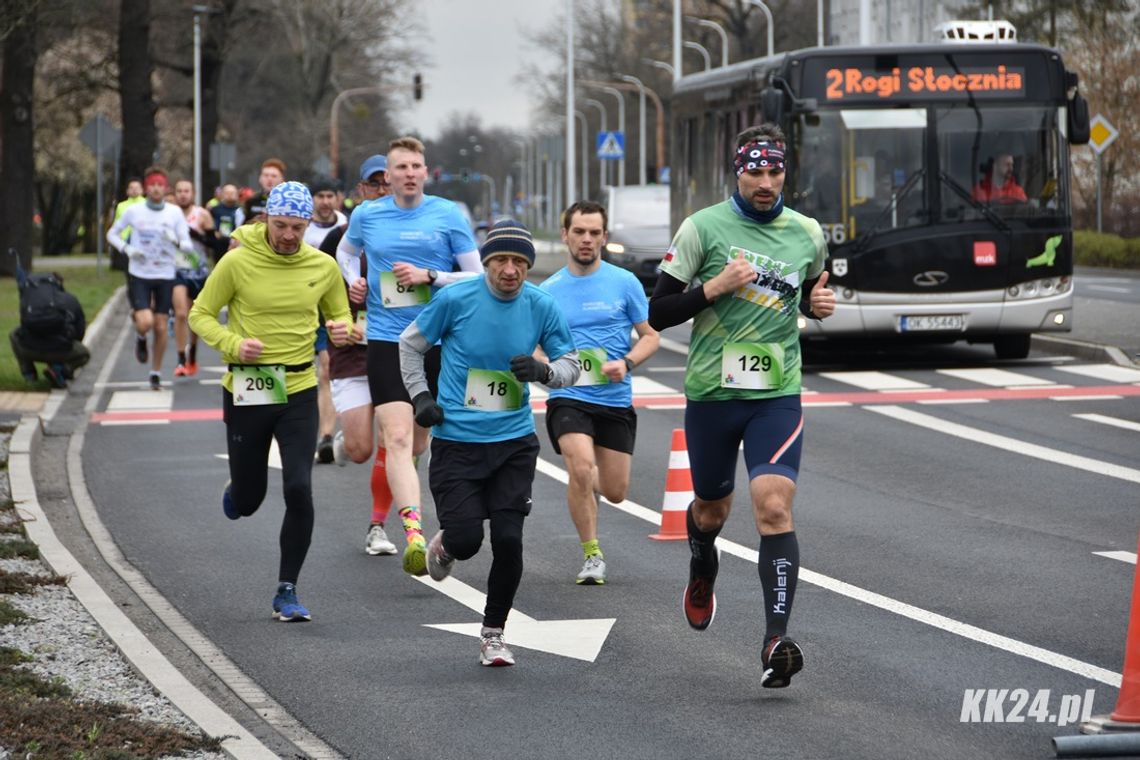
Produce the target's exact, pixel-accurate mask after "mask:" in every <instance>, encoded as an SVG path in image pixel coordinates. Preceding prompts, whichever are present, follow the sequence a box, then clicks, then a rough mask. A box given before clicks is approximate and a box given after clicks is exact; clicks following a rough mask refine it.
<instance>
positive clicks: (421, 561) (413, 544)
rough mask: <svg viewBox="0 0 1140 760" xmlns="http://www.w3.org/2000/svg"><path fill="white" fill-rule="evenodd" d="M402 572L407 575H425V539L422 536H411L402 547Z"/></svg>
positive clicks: (426, 572) (426, 571)
mask: <svg viewBox="0 0 1140 760" xmlns="http://www.w3.org/2000/svg"><path fill="white" fill-rule="evenodd" d="M404 572H405V573H407V574H408V575H419V576H423V575H427V574H428V569H427V541H425V540H424V537H423V536H412V537H411V538H409V539H408V545H407V546H406V547H405V548H404Z"/></svg>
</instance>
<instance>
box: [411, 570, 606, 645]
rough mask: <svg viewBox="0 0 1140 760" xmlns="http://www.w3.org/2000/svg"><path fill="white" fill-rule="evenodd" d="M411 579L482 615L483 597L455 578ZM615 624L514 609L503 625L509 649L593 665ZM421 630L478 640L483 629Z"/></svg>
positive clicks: (462, 625)
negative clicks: (536, 615) (539, 616)
mask: <svg viewBox="0 0 1140 760" xmlns="http://www.w3.org/2000/svg"><path fill="white" fill-rule="evenodd" d="M413 578H414V580H417V581H419V582H420V583H422V584H424V585H425V586H427V587H428V588H433V589H435V590H436V591H440V592H442V593H443V594H445V595H447V596H449V597H451V598H452V599H454V600H455V601H457V602H459V603H460V604H462V605H463V606H464V607H467V608H468V609H471V610H474V611H475V612H477V613H479V614H480V615H482V614H483V608H484V607H486V605H487V595H486V594H484V593H483V592H481V591H479V590H477V589H475V588H472V587H471V586H468V585H467V584H466V583H464V582H463V581H460V580H456V579H455V578H452V577H447V578H444V579H443V580H442V581H440V582H439V583H437V582H435V581H433V580H432V579H431V578H420V577H415V576H413ZM615 622H617V618H595V619H591V620H535V619H534V618H532V617H530V616H529V615H525V614H523V613H522V612H519V610H517V609H512V610H511V617H510V620H509V621H508V622H507V627H506V639H507V643H508V644H509V645H510V646H518V647H522V648H524V649H536V650H538V651H539V652H547V653H548V654H556V655H559V656H560V657H571V658H573V659H575V660H585V661H586V662H594V661H595V660H596V659H597V658H598V653H599V652H601V651H602V646H603V645H604V644H605V643H606V637H607V636H609V635H610V629H611V628H613V625H614V623H615ZM424 627H425V628H435V629H438V630H440V631H449V632H450V633H459V634H462V635H464V636H471V637H473V638H476V639H477V638H479V635H480V633H481V631H482V629H483V625H482V624H481V623H450V624H440V625H431V624H425V626H424Z"/></svg>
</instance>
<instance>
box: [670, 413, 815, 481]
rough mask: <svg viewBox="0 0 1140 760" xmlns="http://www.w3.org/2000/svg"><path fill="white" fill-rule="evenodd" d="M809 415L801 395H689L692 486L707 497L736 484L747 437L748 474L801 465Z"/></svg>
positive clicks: (795, 471)
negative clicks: (733, 398)
mask: <svg viewBox="0 0 1140 760" xmlns="http://www.w3.org/2000/svg"><path fill="white" fill-rule="evenodd" d="M803 430H804V415H803V408H802V407H801V406H800V397H799V396H798V395H796V396H779V397H777V398H771V399H759V400H742V401H689V402H688V404H687V405H686V406H685V442H686V444H687V446H688V449H689V468H690V470H691V471H692V475H693V492H694V493H695V494H696V495H697V497H698V498H700V499H702V500H704V501H715V500H717V499H723V498H724V497H725V496H728V495H729V494H730V493H732V491H733V489H734V487H735V484H736V452H737V451H738V450H739V449H740V444H741V442H742V441H743V443H744V464H745V466H746V467H747V468H748V479H749V480H752V479H753V478H756V477H758V476H760V475H783V476H784V477H786V478H790V479H791V480H792V482H793V483H794V482H795V480H796V478H797V477H798V475H799V471H800V451H801V449H802V447H803Z"/></svg>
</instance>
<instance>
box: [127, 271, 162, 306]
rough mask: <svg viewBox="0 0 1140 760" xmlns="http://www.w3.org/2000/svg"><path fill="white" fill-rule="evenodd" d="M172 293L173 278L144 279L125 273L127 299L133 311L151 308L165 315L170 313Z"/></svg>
mask: <svg viewBox="0 0 1140 760" xmlns="http://www.w3.org/2000/svg"><path fill="white" fill-rule="evenodd" d="M173 294H174V280H144V279H143V278H141V277H135V276H134V275H133V274H128V275H127V299H128V300H129V301H130V302H131V308H132V309H134V310H135V311H145V310H146V309H152V310H153V311H155V312H156V313H158V314H162V315H163V316H166V315H167V314H169V313H170V307H171V303H172V297H173Z"/></svg>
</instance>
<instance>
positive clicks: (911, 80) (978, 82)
mask: <svg viewBox="0 0 1140 760" xmlns="http://www.w3.org/2000/svg"><path fill="white" fill-rule="evenodd" d="M826 79H827V82H826V85H827V87H826V100H827V102H829V103H834V102H839V101H862V102H866V101H869V100H870V101H876V102H889V101H892V100H912V99H915V98H920V99H925V98H938V99H954V100H957V99H965V98H969V97H975V98H985V97H1011V96H1012V97H1024V96H1025V69H1023V68H1013V67H1009V66H1004V65H998V66H989V67H985V68H978V67H969V68H951V67H949V66H908V67H897V66H896V67H895V68H892V69H885V70H884V69H867V68H859V67H847V68H830V69H827V70H826Z"/></svg>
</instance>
